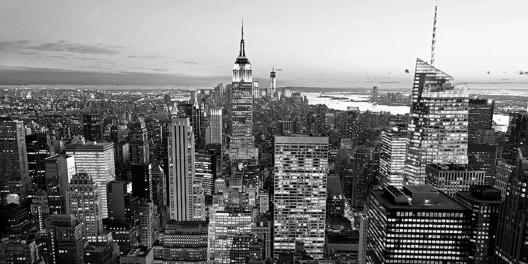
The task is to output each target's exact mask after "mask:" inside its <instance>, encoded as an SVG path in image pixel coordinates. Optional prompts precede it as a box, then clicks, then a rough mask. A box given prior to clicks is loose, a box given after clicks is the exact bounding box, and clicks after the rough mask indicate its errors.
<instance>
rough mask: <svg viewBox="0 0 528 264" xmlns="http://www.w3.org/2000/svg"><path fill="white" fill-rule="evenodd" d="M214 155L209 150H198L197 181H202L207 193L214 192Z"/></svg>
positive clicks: (196, 160)
mask: <svg viewBox="0 0 528 264" xmlns="http://www.w3.org/2000/svg"><path fill="white" fill-rule="evenodd" d="M211 156H212V155H211V154H209V152H208V151H203V150H201V151H197V152H196V159H195V170H196V171H195V173H194V177H195V181H196V182H199V183H202V189H203V191H204V194H205V195H208V196H210V195H212V194H213V167H212V160H211V158H212V157H211Z"/></svg>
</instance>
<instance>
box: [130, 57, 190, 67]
mask: <svg viewBox="0 0 528 264" xmlns="http://www.w3.org/2000/svg"><path fill="white" fill-rule="evenodd" d="M127 57H128V58H129V59H163V58H165V57H164V56H161V55H128V56H127ZM165 62H166V63H177V64H185V65H200V63H198V62H196V61H193V60H185V59H172V58H167V60H165Z"/></svg>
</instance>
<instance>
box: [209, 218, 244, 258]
mask: <svg viewBox="0 0 528 264" xmlns="http://www.w3.org/2000/svg"><path fill="white" fill-rule="evenodd" d="M210 215H211V218H210V220H209V237H208V250H209V254H208V255H209V259H210V260H211V261H212V262H213V263H221V264H229V263H231V258H230V257H231V256H230V252H231V249H232V248H233V240H234V238H235V236H238V235H243V234H250V233H251V225H252V220H251V212H249V211H242V210H233V209H230V210H226V211H217V210H216V209H215V208H212V209H211V214H210Z"/></svg>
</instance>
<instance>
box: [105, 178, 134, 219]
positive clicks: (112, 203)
mask: <svg viewBox="0 0 528 264" xmlns="http://www.w3.org/2000/svg"><path fill="white" fill-rule="evenodd" d="M106 192H107V194H106V196H107V198H108V219H110V220H112V221H114V222H116V223H125V222H130V221H132V219H133V211H132V208H133V207H134V206H135V204H134V201H135V199H136V198H135V197H133V196H132V183H131V182H126V181H111V182H109V183H108V185H107V187H106Z"/></svg>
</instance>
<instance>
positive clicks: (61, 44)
mask: <svg viewBox="0 0 528 264" xmlns="http://www.w3.org/2000/svg"><path fill="white" fill-rule="evenodd" d="M26 48H27V49H32V50H39V51H59V52H70V53H80V54H103V55H114V54H118V53H119V51H120V49H122V47H121V46H116V45H105V44H100V43H98V44H95V45H88V44H80V43H75V42H67V41H64V40H59V41H56V42H48V43H43V44H40V45H37V46H27V47H26Z"/></svg>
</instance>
